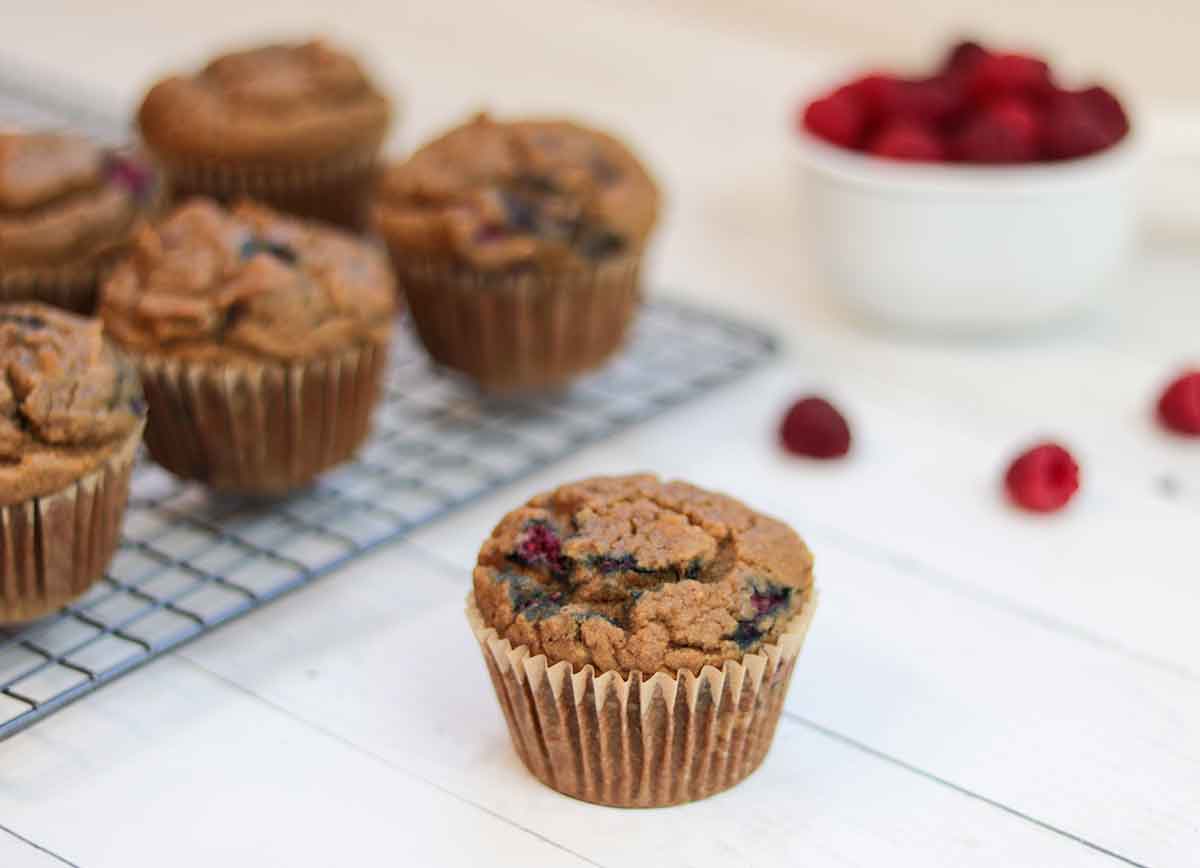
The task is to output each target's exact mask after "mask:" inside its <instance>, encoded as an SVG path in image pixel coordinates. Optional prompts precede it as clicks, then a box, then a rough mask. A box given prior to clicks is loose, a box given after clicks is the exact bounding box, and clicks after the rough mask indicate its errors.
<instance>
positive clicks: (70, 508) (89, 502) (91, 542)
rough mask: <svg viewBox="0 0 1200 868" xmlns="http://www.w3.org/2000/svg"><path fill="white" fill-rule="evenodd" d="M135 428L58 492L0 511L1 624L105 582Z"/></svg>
mask: <svg viewBox="0 0 1200 868" xmlns="http://www.w3.org/2000/svg"><path fill="white" fill-rule="evenodd" d="M142 427H143V425H142V424H139V425H138V426H137V427H136V428H135V429H134V431H132V432H131V433H130V435H129V436H128V437H127V438H126V439H125V441H124V442H123V443H122V444H121V446H120V447H119V448H118V449H117V451H116V452H114V453H113V454H112V455H111V456H110V457H109V458H108V460H107V461H105V462H104V463H103V464H102V465H101V466H100V467H98V468H97V469H96V470H93V471H92V472H91V473H89V474H87V475H86V476H84V477H82V478H81V479H79V480H78V481H76V482H74V483H73V484H71V485H69V486H67V487H66V488H64V489H62V490H61V491H57V492H55V493H54V494H50V495H46V496H44V497H35V498H30V499H29V500H26V501H22V502H21V503H15V504H10V505H9V506H3V507H0V621H2V622H14V621H28V620H32V619H34V618H40V617H42V616H44V615H48V614H50V613H51V612H54V611H55V610H57V609H59V608H61V607H62V606H64V605H66V604H67V603H69V602H71V601H72V600H74V599H75V598H77V597H79V596H80V595H81V594H83V593H84V592H85V591H87V589H88V588H90V587H91V586H92V585H93V584H94V583H95V582H96V581H97V580H99V579H100V577H101V576H102V575H103V574H104V570H105V568H106V567H107V566H108V562H109V561H110V560H112V556H113V552H114V551H115V550H116V547H117V540H118V537H119V536H120V528H121V517H122V515H123V514H124V512H125V503H126V501H127V500H128V499H129V479H130V475H131V474H132V472H133V461H134V457H135V456H136V455H137V447H138V444H139V443H140V442H141V439H142Z"/></svg>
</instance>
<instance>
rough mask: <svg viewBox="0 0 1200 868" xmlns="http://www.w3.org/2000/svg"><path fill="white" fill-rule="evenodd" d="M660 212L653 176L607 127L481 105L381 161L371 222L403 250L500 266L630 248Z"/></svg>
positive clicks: (587, 263)
mask: <svg viewBox="0 0 1200 868" xmlns="http://www.w3.org/2000/svg"><path fill="white" fill-rule="evenodd" d="M657 214H658V193H657V190H656V188H655V186H654V182H653V181H652V180H651V179H650V176H649V175H648V174H647V173H646V170H645V169H644V168H643V167H642V165H641V164H640V163H639V162H638V161H637V159H636V158H635V157H634V156H633V154H631V153H630V152H629V150H628V149H627V148H626V147H625V146H624V145H622V144H621V143H620V142H618V141H617V140H616V139H614V138H613V137H611V136H609V135H606V134H605V133H602V132H598V131H596V130H591V129H587V128H585V127H582V126H579V125H577V124H574V123H571V122H568V121H560V120H524V121H511V122H498V121H494V120H492V119H491V118H490V117H488V116H487V115H479V116H478V117H476V118H475V119H473V120H472V121H471V122H470V123H468V124H466V125H464V126H461V127H458V128H457V129H454V130H452V131H450V132H449V133H446V134H445V135H443V136H441V137H440V138H438V139H435V140H434V141H432V142H430V143H429V144H427V145H425V146H424V147H423V148H421V149H420V150H419V151H417V152H416V153H415V154H414V155H413V156H412V157H411V158H410V159H409V160H407V161H406V162H403V163H400V164H397V165H394V166H392V167H391V168H390V169H389V170H388V171H387V173H386V174H385V177H384V179H383V181H382V184H381V189H380V197H379V203H378V205H377V207H376V209H375V222H376V225H377V227H378V228H379V230H380V232H381V234H383V235H384V237H385V238H387V240H388V244H389V246H391V248H392V249H393V251H396V252H397V253H398V254H399V255H401V256H403V255H405V254H411V255H417V256H423V257H433V258H436V259H450V260H452V261H457V262H460V263H462V264H465V265H469V266H471V267H472V268H476V269H483V270H489V271H499V270H506V269H513V268H519V267H522V266H529V265H538V266H541V267H553V268H563V267H572V266H574V267H585V268H588V267H593V266H594V265H595V264H596V262H597V261H601V260H605V259H607V258H610V257H613V256H618V255H628V254H631V253H634V254H636V253H638V252H640V250H641V248H642V247H643V246H644V245H645V243H646V240H647V238H648V237H649V235H650V231H651V229H652V228H653V227H654V222H655V219H656V217H657Z"/></svg>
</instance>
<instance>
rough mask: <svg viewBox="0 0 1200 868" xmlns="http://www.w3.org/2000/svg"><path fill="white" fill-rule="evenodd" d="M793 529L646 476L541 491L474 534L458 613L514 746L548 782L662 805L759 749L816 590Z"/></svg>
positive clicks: (765, 742) (733, 770) (729, 780)
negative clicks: (467, 585) (482, 538)
mask: <svg viewBox="0 0 1200 868" xmlns="http://www.w3.org/2000/svg"><path fill="white" fill-rule="evenodd" d="M812 568H813V559H812V555H811V554H810V552H809V550H808V548H807V547H806V546H805V544H804V542H803V541H802V540H801V539H800V537H799V536H797V535H796V533H795V532H794V531H792V530H791V529H790V528H789V527H787V526H786V525H784V524H782V523H781V522H779V521H776V520H775V519H772V518H767V517H766V516H763V515H760V514H758V513H756V512H754V511H753V510H751V509H750V508H749V507H747V506H746V505H744V504H742V503H741V502H739V501H737V500H734V499H733V498H731V497H727V496H725V495H723V494H716V493H713V492H710V491H705V490H704V489H702V488H697V487H695V486H693V485H689V484H687V483H685V482H664V481H662V480H660V479H658V478H657V477H655V476H624V477H611V478H597V479H589V480H585V481H583V482H578V483H574V484H571V485H564V486H562V487H561V488H558V489H556V490H555V491H552V492H550V493H549V494H543V495H540V496H538V497H535V498H533V500H531V501H529V503H527V504H526V505H525V506H523V507H521V508H519V509H517V510H515V511H513V512H511V513H509V514H508V515H507V516H505V517H504V518H503V519H502V520H501V522H500V524H499V526H497V528H496V529H495V531H493V532H492V536H491V538H490V539H488V540H487V542H485V543H484V544H483V548H482V550H481V551H480V553H479V560H478V563H477V565H476V567H475V572H474V590H473V591H472V593H471V595H470V596H469V597H468V602H467V617H468V620H469V621H470V623H471V627H472V629H473V630H474V632H475V636H476V638H477V639H478V640H479V643H480V646H481V648H482V649H483V654H484V659H485V660H486V662H487V667H488V671H489V673H490V674H491V677H492V681H493V684H494V686H495V689H496V696H497V698H498V699H499V700H500V705H501V708H502V709H503V711H504V716H505V718H506V719H507V722H508V726H509V731H510V734H511V736H512V740H513V745H514V746H515V747H516V750H517V753H518V754H519V755H520V756H521V759H522V760H523V761H524V763H525V765H526V766H527V767H528V768H529V770H530V771H531V772H533V774H534V775H536V776H537V777H538V778H539V779H540V780H541V781H542V782H543V783H545V784H547V785H548V786H550V787H553V788H554V789H556V790H558V791H560V792H563V793H566V794H567V795H570V796H574V797H576V798H579V799H584V800H586V801H590V802H598V803H601V804H607V805H617V806H622V807H656V806H662V805H670V804H678V803H681V802H688V801H693V800H695V799H701V798H705V797H706V796H710V795H712V794H713V793H716V792H719V791H721V790H724V789H726V788H728V787H731V786H733V785H734V784H736V783H738V782H739V781H741V780H742V779H743V778H745V777H746V776H747V775H749V774H750V773H751V772H752V771H754V769H755V768H757V767H758V765H759V763H761V762H762V760H763V758H764V757H765V756H766V753H767V750H768V748H769V747H770V745H771V739H772V737H773V736H774V732H775V725H776V723H777V722H778V719H779V714H780V711H781V710H782V708H783V701H784V697H785V694H786V693H787V687H788V682H789V681H790V679H791V675H792V669H793V667H794V665H795V661H796V657H797V655H798V654H799V652H800V646H801V644H802V643H803V640H804V636H805V634H806V632H807V630H808V625H809V622H810V620H811V618H812V614H813V610H814V608H815V606H816V591H815V589H814V587H813V574H812Z"/></svg>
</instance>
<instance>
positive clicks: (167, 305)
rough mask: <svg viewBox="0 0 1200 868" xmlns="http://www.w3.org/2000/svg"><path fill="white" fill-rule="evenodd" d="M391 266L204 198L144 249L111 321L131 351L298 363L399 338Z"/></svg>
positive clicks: (127, 273)
mask: <svg viewBox="0 0 1200 868" xmlns="http://www.w3.org/2000/svg"><path fill="white" fill-rule="evenodd" d="M394 297H395V294H394V288H393V280H392V274H391V271H390V269H389V268H388V265H387V260H386V257H384V256H383V255H382V254H381V253H380V252H379V251H377V250H376V249H375V248H374V247H372V246H370V245H369V244H367V243H365V242H363V241H361V240H359V239H357V238H355V237H353V236H351V235H348V234H345V233H343V232H339V231H338V230H336V229H332V228H330V227H328V226H325V225H323V224H319V223H314V222H307V221H303V220H298V219H294V218H290V217H284V216H282V215H280V214H278V213H276V212H274V211H272V210H270V209H268V208H265V207H263V206H261V205H255V204H251V203H249V202H243V203H241V204H239V205H236V206H234V208H233V209H232V210H229V211H227V210H225V209H224V208H222V207H220V206H219V205H217V204H216V203H214V202H211V201H209V200H207V199H193V200H191V201H189V202H187V203H185V204H184V205H182V206H180V207H179V208H178V209H176V210H175V211H174V212H173V213H172V214H171V215H170V216H169V217H168V218H167V219H166V220H165V221H163V222H162V223H161V224H160V225H159V226H157V227H155V228H146V229H143V230H142V231H141V232H139V233H138V235H137V237H136V238H135V239H134V245H133V250H132V251H131V253H130V255H129V257H128V258H127V259H125V260H124V261H123V262H122V263H121V264H120V265H119V266H117V268H116V269H115V270H114V271H113V273H112V274H111V275H110V276H109V277H108V279H107V280H105V282H104V285H103V287H102V291H101V298H100V316H101V317H102V318H103V319H104V324H105V327H106V328H107V329H108V331H109V333H110V334H111V335H112V337H113V340H115V341H116V342H117V343H119V344H120V345H122V346H123V347H126V348H128V349H130V350H133V351H135V352H139V353H149V354H154V355H168V356H172V357H176V358H185V359H191V360H222V361H236V360H263V359H267V360H271V359H274V360H278V361H295V360H299V359H310V358H313V357H316V356H320V355H325V354H328V353H332V352H336V351H338V350H340V349H342V348H344V347H348V346H351V345H354V344H356V343H359V342H362V341H384V340H386V339H387V337H388V335H389V334H390V332H391V323H392V312H393V308H394Z"/></svg>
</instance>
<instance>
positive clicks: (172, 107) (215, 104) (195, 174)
mask: <svg viewBox="0 0 1200 868" xmlns="http://www.w3.org/2000/svg"><path fill="white" fill-rule="evenodd" d="M137 121H138V126H139V128H140V129H141V134H142V138H143V139H144V140H145V142H146V145H147V147H148V148H149V149H150V150H151V151H152V152H153V153H154V154H155V156H156V157H157V158H158V159H159V160H160V161H161V162H162V164H163V166H164V167H165V169H166V171H167V173H168V175H169V178H170V181H171V186H172V189H173V190H174V191H175V193H176V201H183V200H185V199H187V198H190V197H192V196H195V195H203V196H209V197H212V198H215V199H218V200H220V201H222V202H226V203H228V202H231V201H235V200H237V199H239V198H241V197H243V196H248V197H250V198H253V199H257V200H260V201H262V202H266V203H268V204H270V205H272V206H273V207H275V208H278V209H280V210H283V211H288V212H291V213H293V214H297V215H299V216H302V217H312V218H317V219H321V220H326V221H329V222H332V223H337V224H340V225H342V226H344V227H346V228H350V229H358V228H361V226H362V224H363V221H364V218H365V216H366V207H367V197H368V195H369V193H370V190H371V186H372V184H373V183H374V180H375V175H376V164H377V161H378V156H379V149H380V146H381V145H382V143H383V140H384V136H385V135H386V133H387V130H388V125H389V123H390V122H391V106H390V104H389V102H388V100H387V98H386V97H384V96H383V95H382V94H381V93H380V92H379V91H378V90H376V88H375V86H374V85H373V84H372V83H371V81H370V80H369V79H368V78H367V77H366V75H365V74H364V72H363V70H362V68H361V67H360V66H359V65H358V63H357V62H356V61H355V60H354V58H352V57H350V56H349V55H348V54H345V53H344V52H342V51H339V50H338V49H336V48H334V47H333V46H331V45H329V44H328V43H325V42H322V41H314V42H306V43H303V44H295V45H268V46H264V47H261V48H253V49H250V50H247V51H237V52H234V53H231V54H226V55H223V56H221V57H218V58H216V59H215V60H213V61H212V62H210V63H209V64H208V65H207V66H205V67H204V68H203V69H202V70H200V72H198V73H196V74H194V75H188V76H173V77H170V78H167V79H165V80H164V81H161V82H159V83H158V84H156V85H154V87H153V88H151V89H150V92H149V93H148V94H147V95H146V98H145V100H144V101H143V102H142V105H141V108H140V110H139V111H138V116H137Z"/></svg>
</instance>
